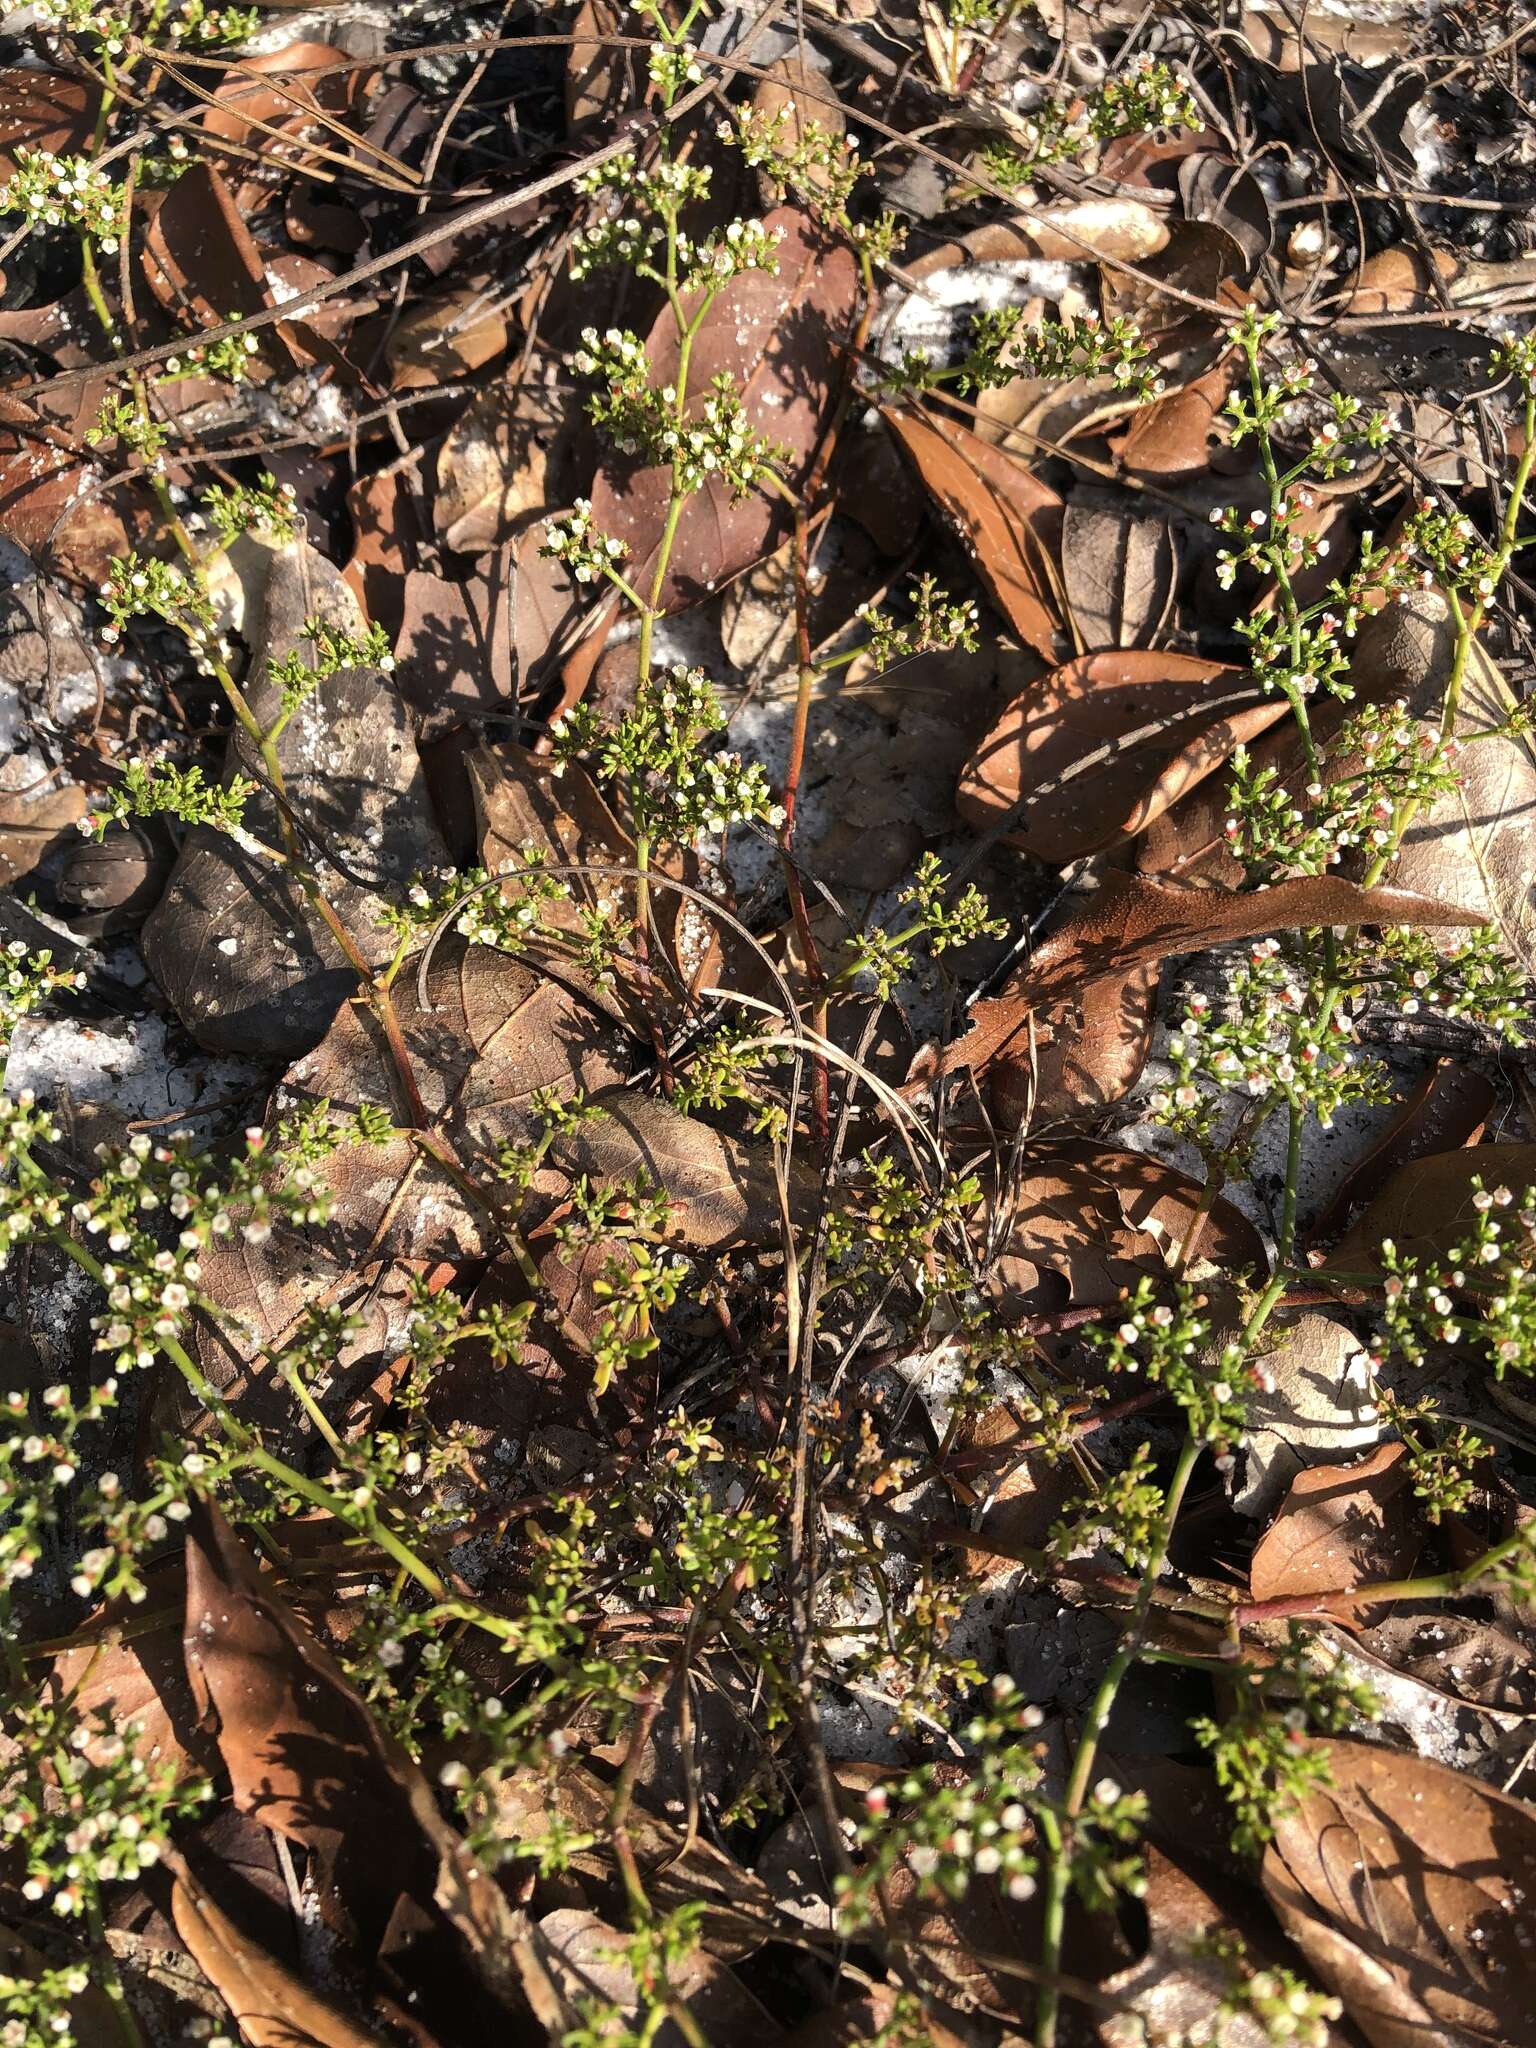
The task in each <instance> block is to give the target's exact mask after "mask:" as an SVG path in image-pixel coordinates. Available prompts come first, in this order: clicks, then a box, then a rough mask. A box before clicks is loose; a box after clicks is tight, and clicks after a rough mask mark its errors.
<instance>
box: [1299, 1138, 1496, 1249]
mask: <svg viewBox="0 0 1536 2048" xmlns="http://www.w3.org/2000/svg"><path fill="white" fill-rule="evenodd" d="M1479 1179H1481V1180H1482V1181H1483V1183H1484V1184H1485V1185H1486V1186H1487V1187H1489V1188H1497V1187H1507V1188H1508V1189H1509V1190H1510V1191H1511V1193H1512V1194H1514V1195H1515V1197H1516V1198H1517V1199H1518V1198H1520V1197H1521V1196H1522V1195H1523V1194H1524V1192H1525V1190H1526V1189H1527V1188H1529V1187H1536V1145H1530V1144H1525V1145H1499V1146H1497V1147H1490V1146H1487V1145H1467V1146H1463V1147H1461V1148H1460V1149H1458V1150H1457V1151H1454V1152H1431V1153H1428V1154H1427V1155H1426V1156H1425V1157H1424V1158H1422V1159H1411V1160H1409V1162H1408V1163H1407V1165H1406V1166H1402V1167H1400V1168H1399V1169H1398V1171H1397V1172H1396V1173H1394V1174H1393V1175H1392V1178H1391V1179H1390V1180H1389V1181H1388V1182H1387V1184H1386V1186H1385V1187H1384V1188H1383V1189H1382V1190H1381V1192H1380V1194H1378V1195H1377V1196H1376V1198H1375V1200H1374V1201H1373V1202H1371V1204H1370V1205H1369V1207H1368V1208H1367V1209H1366V1211H1365V1213H1364V1215H1362V1216H1360V1217H1358V1218H1357V1219H1356V1221H1355V1223H1354V1224H1353V1225H1352V1227H1351V1228H1350V1229H1349V1230H1348V1231H1347V1232H1346V1234H1345V1235H1344V1236H1343V1237H1342V1238H1340V1240H1339V1242H1338V1243H1337V1244H1336V1245H1335V1246H1334V1248H1333V1250H1332V1251H1331V1252H1330V1253H1329V1254H1328V1258H1327V1261H1326V1268H1327V1270H1328V1271H1329V1272H1332V1273H1359V1272H1362V1271H1364V1272H1369V1271H1370V1270H1371V1269H1372V1268H1374V1267H1375V1266H1376V1264H1377V1262H1378V1260H1379V1258H1380V1253H1381V1246H1382V1241H1383V1240H1384V1239H1386V1238H1390V1239H1391V1240H1392V1242H1393V1243H1394V1244H1395V1245H1396V1246H1397V1248H1398V1250H1399V1252H1401V1253H1405V1254H1407V1255H1408V1256H1410V1257H1412V1258H1419V1259H1434V1258H1439V1257H1441V1256H1442V1255H1443V1254H1444V1253H1446V1252H1448V1251H1450V1250H1451V1248H1452V1247H1453V1246H1454V1245H1455V1244H1457V1243H1458V1242H1459V1241H1460V1240H1461V1239H1462V1238H1464V1237H1466V1236H1467V1235H1468V1234H1469V1232H1470V1231H1471V1229H1472V1226H1473V1224H1474V1223H1475V1221H1476V1220H1477V1211H1476V1210H1475V1209H1474V1208H1473V1206H1472V1198H1473V1195H1474V1193H1475V1192H1476V1190H1475V1189H1474V1187H1473V1182H1474V1181H1476V1180H1479Z"/></svg>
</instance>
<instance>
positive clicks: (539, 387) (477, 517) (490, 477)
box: [433, 376, 579, 555]
mask: <svg viewBox="0 0 1536 2048" xmlns="http://www.w3.org/2000/svg"><path fill="white" fill-rule="evenodd" d="M578 424H579V415H575V414H573V412H572V409H571V406H570V403H569V393H568V392H566V391H564V390H562V389H561V388H560V386H559V385H558V383H553V382H552V383H548V384H541V383H540V382H539V381H538V380H537V379H536V378H534V377H531V376H519V377H517V378H516V380H515V381H509V382H507V383H505V384H492V385H490V386H488V387H487V388H486V389H485V390H484V391H481V392H479V393H477V394H476V396H475V397H474V398H473V399H471V400H470V403H469V405H468V406H467V407H466V408H465V410H464V412H463V413H462V414H461V416H460V417H459V419H458V420H457V421H456V422H455V423H454V426H453V427H452V429H451V430H450V431H449V433H448V434H447V436H446V437H445V439H444V441H443V445H442V447H441V449H440V450H439V452H438V458H437V498H436V500H435V502H434V505H433V518H434V520H435V522H436V525H437V531H438V534H439V535H440V536H441V538H442V540H443V541H444V543H445V544H446V545H447V546H448V547H450V548H455V549H457V550H458V551H459V552H460V553H462V554H467V555H478V554H483V553H484V552H485V551H486V550H487V549H489V548H494V547H501V546H502V545H504V544H505V543H506V542H507V541H509V540H511V539H513V538H514V537H515V536H516V534H517V533H518V531H519V529H520V528H521V527H522V526H523V525H524V524H525V523H526V522H527V521H528V520H530V519H531V518H533V517H534V516H535V515H536V514H538V513H540V512H542V511H543V510H544V509H545V507H546V506H547V505H548V503H549V499H548V496H547V495H546V474H547V471H548V468H549V464H550V462H551V461H552V460H553V461H554V462H555V463H556V464H557V466H558V465H559V463H560V462H561V461H563V460H564V457H565V451H567V450H568V448H569V444H570V442H571V440H572V437H573V435H574V434H575V432H576V431H577V428H578Z"/></svg>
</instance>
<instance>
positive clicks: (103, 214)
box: [0, 149, 123, 256]
mask: <svg viewBox="0 0 1536 2048" xmlns="http://www.w3.org/2000/svg"><path fill="white" fill-rule="evenodd" d="M0 207H3V208H4V210H5V211H6V212H7V213H25V214H28V215H29V216H30V217H31V220H32V222H33V224H34V226H37V227H66V226H67V227H74V228H78V229H79V230H80V232H81V234H83V235H89V236H90V237H91V238H92V239H93V240H94V241H96V242H98V243H99V244H100V246H101V249H102V251H103V253H104V254H105V255H108V256H110V255H112V254H114V253H115V252H116V249H117V245H118V242H119V239H120V238H121V236H122V232H123V188H122V186H121V185H119V184H117V183H116V182H115V181H114V180H113V179H112V178H110V177H109V176H108V175H107V173H106V172H105V171H103V170H100V169H98V168H97V166H96V165H94V164H93V163H92V162H91V161H90V159H89V157H83V156H56V155H55V154H54V152H53V151H52V150H51V149H18V150H17V152H16V169H15V171H14V173H13V174H12V176H11V179H10V182H9V184H7V185H6V187H5V188H4V191H3V192H0Z"/></svg>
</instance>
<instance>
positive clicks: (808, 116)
mask: <svg viewBox="0 0 1536 2048" xmlns="http://www.w3.org/2000/svg"><path fill="white" fill-rule="evenodd" d="M807 88H809V91H808V90H807ZM824 91H825V84H824V80H823V78H822V75H821V74H820V73H818V72H816V71H814V70H813V69H812V68H811V67H810V66H809V65H806V64H802V63H801V62H800V61H799V59H798V58H796V57H776V58H775V59H774V61H773V62H772V63H771V64H770V65H768V66H767V67H766V70H765V72H764V75H763V76H762V77H761V78H760V79H759V80H758V82H757V84H756V86H755V87H754V88H753V92H752V113H753V116H754V118H755V119H757V120H759V121H774V120H776V119H777V118H778V116H779V115H780V114H783V115H784V121H783V135H784V147H785V148H786V150H794V149H796V148H798V147H799V146H800V144H801V143H803V142H804V141H805V140H806V139H807V138H808V137H810V136H812V135H814V134H815V133H816V132H817V131H818V130H819V131H820V132H821V133H823V134H826V135H839V136H840V135H843V134H844V133H846V131H847V127H848V122H847V119H846V117H845V115H844V113H843V108H842V103H841V102H840V101H839V100H835V99H834V100H831V101H828V100H826V99H824V98H823V97H821V94H822V93H823V92H824ZM759 177H760V178H761V180H762V185H763V190H764V195H765V203H770V204H771V202H772V200H773V198H774V196H775V194H776V193H777V190H778V187H777V184H776V181H775V180H774V179H773V178H772V177H771V176H770V175H769V174H768V173H766V172H760V173H759ZM805 182H806V184H807V185H808V186H809V187H810V188H811V189H812V190H813V191H817V192H825V191H826V190H827V188H828V185H829V183H830V174H829V172H828V170H827V167H826V165H825V164H821V163H817V162H816V161H815V158H814V154H813V155H812V157H811V160H810V161H809V162H808V164H807V166H806V170H805Z"/></svg>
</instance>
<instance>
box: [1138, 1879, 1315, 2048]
mask: <svg viewBox="0 0 1536 2048" xmlns="http://www.w3.org/2000/svg"><path fill="white" fill-rule="evenodd" d="M1145 1900H1146V1909H1147V1936H1148V1948H1147V1953H1146V1955H1145V1956H1143V1957H1142V1959H1141V1961H1140V1962H1139V1963H1133V1964H1132V1965H1131V1967H1130V1968H1129V1969H1128V1970H1121V1971H1119V1972H1117V1974H1116V1975H1115V1976H1113V1977H1111V1978H1109V1979H1108V1980H1107V1981H1106V1982H1105V1984H1104V1986H1103V1989H1104V1992H1105V1995H1106V1996H1107V1997H1110V1998H1113V1999H1114V2000H1115V2001H1116V2002H1117V2003H1118V2004H1120V2005H1121V2006H1122V2008H1123V2009H1122V2010H1121V2011H1119V2012H1116V2013H1114V2014H1112V2015H1111V2016H1110V2017H1109V2018H1107V2019H1103V2020H1101V2021H1100V2022H1099V2040H1100V2043H1101V2044H1102V2048H1187V2044H1188V2043H1189V2042H1192V2041H1199V2040H1202V2039H1205V2040H1217V2041H1220V2042H1221V2043H1222V2048H1271V2039H1272V2037H1271V2034H1270V2029H1269V2026H1268V2024H1267V2023H1266V2022H1265V2021H1264V2020H1263V2019H1261V2018H1259V2017H1258V2015H1256V2014H1254V2013H1252V2012H1245V2011H1244V2010H1242V2008H1241V2007H1239V2008H1238V2009H1237V2010H1235V2011H1234V2010H1233V2009H1232V2005H1231V1993H1232V1988H1233V1983H1234V1975H1233V1969H1232V1964H1231V1962H1230V1960H1229V1959H1228V1957H1227V1956H1225V1955H1223V1953H1222V1952H1221V1948H1220V1947H1219V1946H1218V1942H1219V1940H1220V1938H1221V1937H1223V1936H1225V1937H1226V1938H1227V1939H1228V1940H1229V1941H1231V1940H1237V1941H1240V1942H1241V1943H1242V1946H1243V1950H1244V1952H1245V1953H1246V1956H1247V1958H1248V1960H1249V1961H1250V1962H1251V1963H1252V1964H1254V1965H1258V1966H1262V1967H1264V1968H1273V1967H1274V1966H1275V1965H1276V1964H1281V1965H1285V1964H1290V1965H1291V1967H1293V1968H1294V1966H1295V1957H1294V1955H1293V1953H1292V1952H1291V1951H1290V1950H1288V1949H1287V1948H1286V1947H1285V1946H1284V1944H1283V1943H1281V1942H1280V1941H1279V1940H1277V1938H1276V1936H1275V1932H1274V1928H1273V1926H1272V1925H1271V1924H1269V1923H1268V1920H1267V1916H1266V1915H1265V1914H1264V1912H1263V1905H1262V1902H1261V1901H1260V1899H1259V1898H1258V1897H1257V1895H1256V1894H1255V1893H1253V1892H1252V1891H1249V1890H1247V1889H1246V1888H1239V1887H1237V1886H1233V1885H1223V1886H1222V1887H1221V1892H1220V1895H1219V1896H1218V1895H1217V1893H1216V1892H1215V1891H1213V1890H1212V1889H1211V1887H1210V1883H1209V1881H1208V1879H1207V1878H1206V1877H1204V1876H1197V1875H1196V1870H1195V1867H1194V1866H1193V1864H1184V1863H1182V1862H1175V1861H1174V1860H1173V1859H1172V1858H1171V1857H1170V1856H1168V1855H1167V1854H1165V1853H1164V1850H1163V1848H1162V1847H1160V1846H1156V1845H1152V1844H1149V1845H1148V1849H1147V1863H1146V1892H1145ZM1346 2039H1347V2037H1346V2036H1345V2035H1344V2034H1343V2033H1342V2032H1341V2031H1340V2030H1339V2029H1338V2028H1337V2027H1335V2026H1333V2025H1332V2024H1331V2023H1328V2022H1324V2031H1323V2033H1322V2034H1321V2035H1320V2036H1319V2037H1318V2040H1319V2048H1345V2043H1346Z"/></svg>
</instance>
